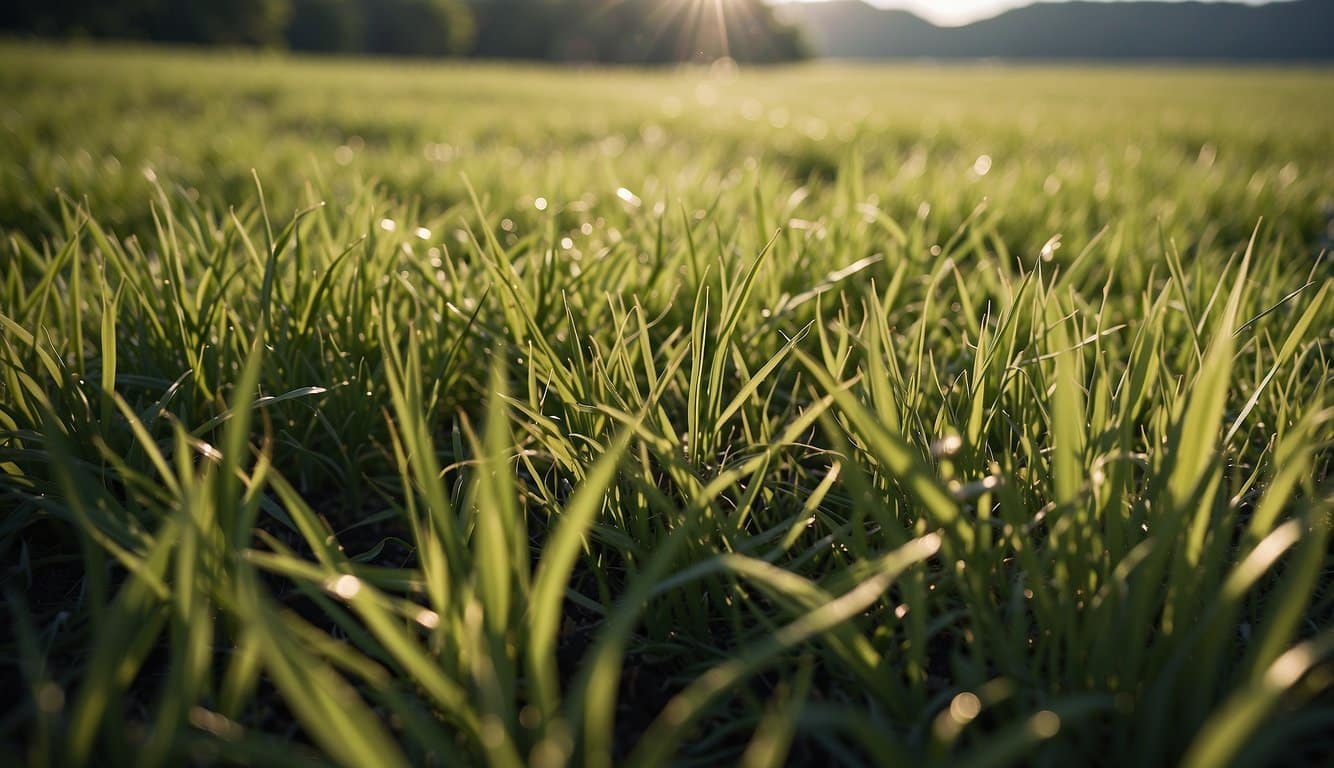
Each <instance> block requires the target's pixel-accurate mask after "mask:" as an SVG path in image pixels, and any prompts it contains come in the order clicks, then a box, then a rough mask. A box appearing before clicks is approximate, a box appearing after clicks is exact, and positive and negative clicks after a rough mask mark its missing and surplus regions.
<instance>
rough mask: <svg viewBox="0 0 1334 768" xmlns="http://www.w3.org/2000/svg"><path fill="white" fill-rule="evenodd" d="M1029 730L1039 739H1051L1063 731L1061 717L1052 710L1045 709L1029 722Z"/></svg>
mask: <svg viewBox="0 0 1334 768" xmlns="http://www.w3.org/2000/svg"><path fill="white" fill-rule="evenodd" d="M1028 727H1029V730H1030V731H1031V732H1032V733H1033V735H1034V736H1036V737H1038V738H1039V739H1050V738H1051V737H1053V736H1055V735H1056V734H1057V733H1060V731H1061V717H1060V715H1058V714H1056V713H1055V712H1052V711H1051V710H1050V709H1044V710H1042V711H1041V712H1039V713H1037V714H1036V715H1033V718H1032V719H1031V720H1029V721H1028Z"/></svg>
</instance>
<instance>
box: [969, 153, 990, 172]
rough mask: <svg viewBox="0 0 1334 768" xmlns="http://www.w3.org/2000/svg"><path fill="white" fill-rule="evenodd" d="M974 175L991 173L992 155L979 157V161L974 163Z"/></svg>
mask: <svg viewBox="0 0 1334 768" xmlns="http://www.w3.org/2000/svg"><path fill="white" fill-rule="evenodd" d="M973 173H975V174H977V175H978V176H986V175H987V174H988V173H991V155H978V158H977V160H975V161H973Z"/></svg>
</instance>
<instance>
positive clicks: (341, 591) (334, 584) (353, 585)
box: [326, 573, 361, 600]
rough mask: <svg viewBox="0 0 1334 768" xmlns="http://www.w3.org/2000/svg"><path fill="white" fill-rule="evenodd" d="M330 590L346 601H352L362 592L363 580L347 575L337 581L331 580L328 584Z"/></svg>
mask: <svg viewBox="0 0 1334 768" xmlns="http://www.w3.org/2000/svg"><path fill="white" fill-rule="evenodd" d="M326 587H327V588H328V590H329V591H330V592H332V593H334V594H335V595H338V596H339V597H341V598H343V599H344V600H351V599H352V598H354V597H356V596H357V594H358V593H359V592H361V579H358V578H357V577H356V576H353V575H352V574H350V573H345V574H343V575H342V576H339V577H338V578H336V579H330V580H329V581H328V582H327V583H326Z"/></svg>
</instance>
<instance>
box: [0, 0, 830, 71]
mask: <svg viewBox="0 0 1334 768" xmlns="http://www.w3.org/2000/svg"><path fill="white" fill-rule="evenodd" d="M0 6H3V7H0V30H3V31H5V32H6V33H10V34H14V33H18V34H23V35H35V36H41V37H57V38H68V37H76V38H78V37H83V38H112V39H122V40H150V41H158V42H170V43H189V44H200V45H230V46H257V47H287V48H291V49H292V50H296V51H305V52H317V53H365V54H372V55H386V56H425V57H440V56H460V55H472V56H476V57H480V58H500V59H536V60H557V61H596V62H619V63H646V64H651V63H668V62H677V61H711V60H713V59H717V58H719V57H721V56H731V57H732V58H734V59H736V60H738V61H746V62H779V61H790V60H793V59H798V58H802V57H804V56H805V54H806V50H805V47H804V45H803V42H802V40H801V37H800V35H799V34H798V33H797V31H796V30H795V29H794V28H792V27H789V26H786V25H784V24H782V23H781V22H779V21H778V20H776V19H775V17H774V14H773V12H772V11H771V10H770V8H769V6H768V5H766V4H765V3H764V2H763V1H762V0H725V2H723V3H722V4H718V3H716V2H715V0H620V2H617V3H607V2H605V1H604V0H196V1H195V2H179V1H173V0H100V1H98V0H38V1H34V0H5V1H4V2H0Z"/></svg>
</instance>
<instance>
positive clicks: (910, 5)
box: [778, 0, 1271, 24]
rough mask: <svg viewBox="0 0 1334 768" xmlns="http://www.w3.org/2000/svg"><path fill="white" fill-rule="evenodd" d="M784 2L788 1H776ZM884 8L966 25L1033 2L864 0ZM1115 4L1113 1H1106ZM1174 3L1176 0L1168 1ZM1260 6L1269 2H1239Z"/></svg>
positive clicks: (1264, 0) (1021, 0) (1012, 0)
mask: <svg viewBox="0 0 1334 768" xmlns="http://www.w3.org/2000/svg"><path fill="white" fill-rule="evenodd" d="M778 1H779V2H786V1H788V0H778ZM866 1H867V2H869V3H871V4H872V5H878V6H881V7H885V8H906V9H907V10H910V11H912V12H913V13H916V14H917V15H918V16H921V17H922V18H924V19H928V20H930V21H933V22H935V23H936V24H967V23H968V22H970V21H977V20H978V19H985V18H987V17H988V16H995V15H996V14H998V13H1000V12H1001V11H1004V10H1008V9H1010V8H1018V7H1019V6H1023V5H1031V4H1032V2H1033V0H866ZM1107 1H1108V2H1115V0H1107ZM1169 1H1172V2H1175V1H1176V0H1169ZM1240 1H1241V2H1246V3H1249V4H1251V5H1260V4H1262V3H1265V2H1271V0H1240Z"/></svg>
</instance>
